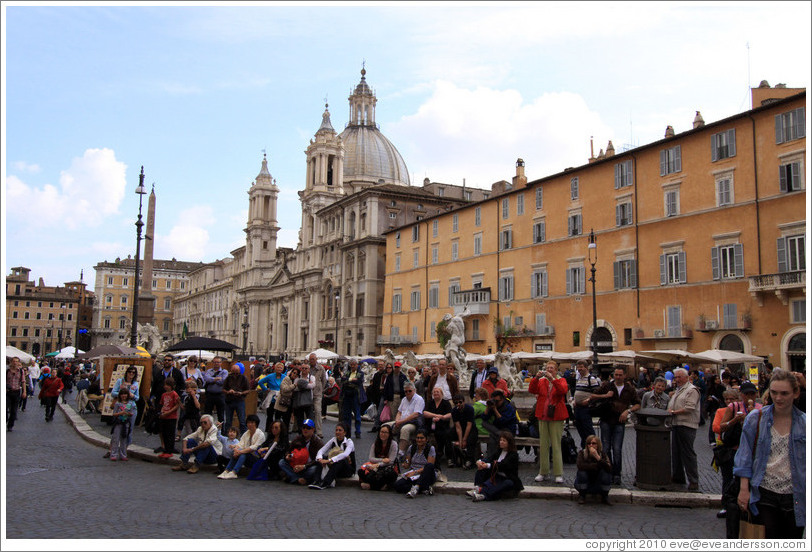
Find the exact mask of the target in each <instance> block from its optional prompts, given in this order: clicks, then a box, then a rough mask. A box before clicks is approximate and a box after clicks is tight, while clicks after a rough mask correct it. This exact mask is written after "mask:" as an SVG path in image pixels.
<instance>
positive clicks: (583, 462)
mask: <svg viewBox="0 0 812 552" xmlns="http://www.w3.org/2000/svg"><path fill="white" fill-rule="evenodd" d="M576 466H577V467H578V471H577V472H576V473H575V489H576V490H577V491H578V494H579V498H578V504H584V503H585V502H586V495H587V494H599V495H601V502H602V503H604V504H606V505H608V506H611V505H612V503H611V502H609V489H610V488H611V487H612V463H611V462H609V457H608V456H606V454H605V453H604V452H603V447H602V446H601V441H600V439H598V437H597V436H595V435H590V436H589V437H587V438H586V447H585V448H583V449H582V450H581V452H579V453H578V459H577V460H576Z"/></svg>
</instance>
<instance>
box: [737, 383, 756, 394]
mask: <svg viewBox="0 0 812 552" xmlns="http://www.w3.org/2000/svg"><path fill="white" fill-rule="evenodd" d="M739 392H740V393H758V389H756V386H755V385H753V384H752V383H750V382H749V381H745V382H744V383H742V384H741V386H739Z"/></svg>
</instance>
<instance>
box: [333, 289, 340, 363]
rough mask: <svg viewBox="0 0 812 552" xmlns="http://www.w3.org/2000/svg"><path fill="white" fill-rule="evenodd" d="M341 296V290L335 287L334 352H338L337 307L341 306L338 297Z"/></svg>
mask: <svg viewBox="0 0 812 552" xmlns="http://www.w3.org/2000/svg"><path fill="white" fill-rule="evenodd" d="M340 298H341V292H340V291H339V289H338V288H336V335H335V338H334V341H335V346H336V354H340V353H339V352H338V309H339V308H340V307H341V302H340V301H339V299H340Z"/></svg>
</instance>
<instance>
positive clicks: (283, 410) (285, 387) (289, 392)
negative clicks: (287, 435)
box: [273, 367, 299, 429]
mask: <svg viewBox="0 0 812 552" xmlns="http://www.w3.org/2000/svg"><path fill="white" fill-rule="evenodd" d="M298 377H299V369H298V368H296V367H291V369H290V370H288V375H287V376H285V378H284V379H283V380H282V383H280V384H279V394H278V395H277V396H276V404H274V407H273V414H274V420H281V421H282V423H284V424H285V429H288V428H290V416H291V414H292V413H293V406H292V404H293V392H294V391H295V390H296V383H295V381H296V379H297V378H298Z"/></svg>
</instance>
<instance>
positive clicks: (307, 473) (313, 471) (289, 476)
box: [279, 458, 321, 483]
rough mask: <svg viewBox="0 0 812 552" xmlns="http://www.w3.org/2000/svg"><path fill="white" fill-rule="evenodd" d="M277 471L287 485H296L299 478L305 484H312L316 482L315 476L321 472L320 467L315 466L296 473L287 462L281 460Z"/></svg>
mask: <svg viewBox="0 0 812 552" xmlns="http://www.w3.org/2000/svg"><path fill="white" fill-rule="evenodd" d="M279 469H280V470H282V473H284V474H285V479H286V480H287V482H288V483H296V482H297V481H298V480H299V479H300V478H303V479H304V480H305V481H306V482H307V483H313V481H315V480H316V475H317V474H318V473H319V472H320V471H321V465H319V464H316V465H313V466H310V467H309V468H305V469H304V470H302V471H300V472H299V473H296V472H295V471H293V468H291V467H290V464H288V461H287V460H285V459H284V458H283V459H282V460H280V461H279Z"/></svg>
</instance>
